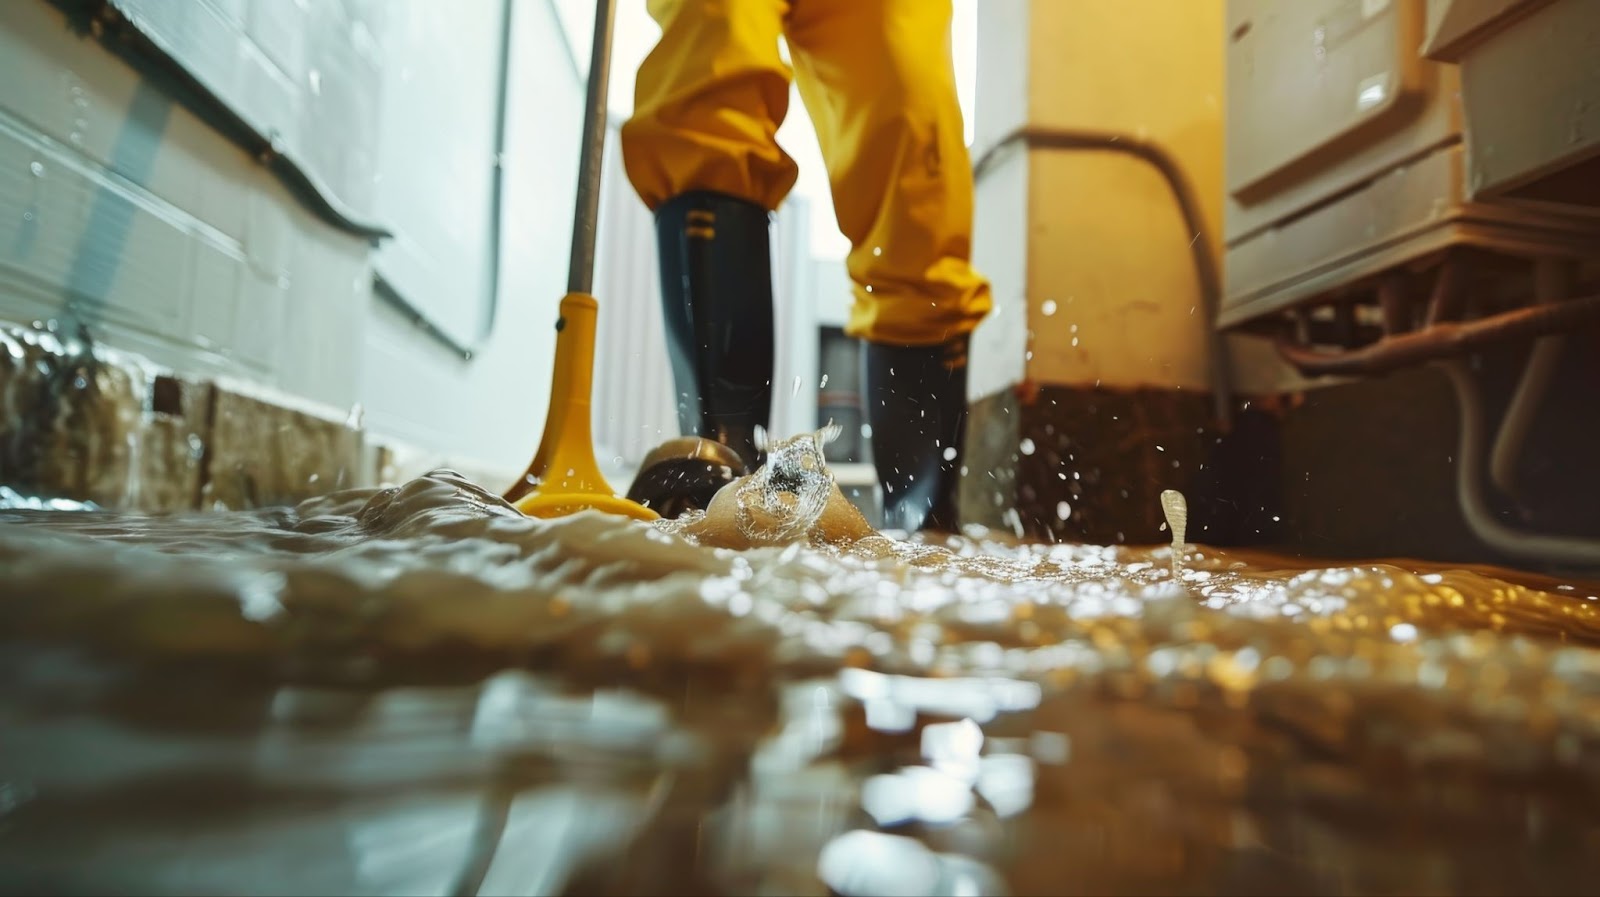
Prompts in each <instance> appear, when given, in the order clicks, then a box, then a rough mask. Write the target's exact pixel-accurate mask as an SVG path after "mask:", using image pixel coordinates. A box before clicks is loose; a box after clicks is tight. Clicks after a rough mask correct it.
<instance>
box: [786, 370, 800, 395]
mask: <svg viewBox="0 0 1600 897" xmlns="http://www.w3.org/2000/svg"><path fill="white" fill-rule="evenodd" d="M799 394H800V375H799V374H795V375H794V389H792V390H790V391H789V395H791V396H797V395H799Z"/></svg>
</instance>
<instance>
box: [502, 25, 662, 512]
mask: <svg viewBox="0 0 1600 897" xmlns="http://www.w3.org/2000/svg"><path fill="white" fill-rule="evenodd" d="M615 16H616V0H598V2H596V3H595V12H594V49H593V52H592V53H590V55H589V87H588V93H587V98H586V100H585V102H584V110H583V149H582V152H581V153H580V156H579V160H578V200H577V209H576V211H575V212H574V214H573V221H572V256H571V260H570V262H569V264H568V268H567V294H566V295H565V296H563V297H562V299H561V310H560V316H559V317H558V318H557V319H556V357H555V372H554V376H552V378H551V381H550V408H549V410H548V412H547V413H546V415H545V421H544V434H543V435H542V436H541V437H540V438H539V450H538V451H537V452H536V453H535V454H534V456H533V462H532V463H530V464H529V465H528V470H527V472H526V473H524V474H523V476H522V477H521V479H519V480H517V482H516V483H515V484H513V485H512V486H511V488H510V489H508V490H506V493H505V498H506V500H507V501H509V502H511V503H512V504H513V505H515V506H516V508H517V510H519V511H521V512H522V513H524V514H527V515H528V516H530V517H562V516H566V515H568V514H576V513H578V512H579V511H585V510H598V511H605V512H607V513H611V514H622V515H625V516H628V517H633V518H636V519H639V520H655V519H657V517H658V516H659V515H657V514H656V512H655V511H652V510H650V509H649V508H647V507H645V506H644V505H642V504H639V503H637V502H632V501H629V500H628V499H626V498H623V497H622V496H620V495H618V494H617V492H616V490H614V489H612V488H611V486H610V484H609V483H607V482H606V478H605V475H604V474H602V473H601V472H600V465H599V463H598V462H597V461H596V460H595V456H594V430H593V424H592V420H591V416H590V415H591V411H590V405H589V402H590V397H591V395H592V393H593V390H594V336H595V324H596V319H597V318H598V316H599V313H600V303H599V302H596V301H595V298H594V296H593V295H591V291H592V290H593V288H594V249H595V233H596V232H595V226H596V222H597V219H598V218H599V215H600V172H601V164H600V163H601V159H602V156H603V154H604V152H605V138H606V84H607V81H608V78H607V75H608V70H609V68H610V63H611V25H612V20H613V19H614V18H615Z"/></svg>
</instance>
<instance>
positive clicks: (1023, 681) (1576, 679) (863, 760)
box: [0, 436, 1600, 895]
mask: <svg viewBox="0 0 1600 897" xmlns="http://www.w3.org/2000/svg"><path fill="white" fill-rule="evenodd" d="M772 457H773V462H772V464H770V465H769V466H768V468H765V469H763V471H761V472H758V473H757V474H756V475H754V476H753V477H751V478H748V479H746V480H744V481H740V482H739V483H736V484H734V485H733V486H730V487H729V488H728V489H726V490H724V492H723V493H722V494H720V495H719V496H718V504H714V505H713V507H712V508H711V509H710V511H709V512H708V513H707V514H705V515H702V516H697V517H695V518H692V519H687V520H681V521H676V522H672V523H661V524H656V525H650V524H644V523H638V522H632V521H627V520H622V519H617V518H611V517H606V516H603V515H600V514H596V513H591V514H583V515H578V516H575V517H571V518H566V519H561V520H553V521H545V520H535V519H529V518H525V517H522V516H521V515H520V514H518V513H517V512H516V511H515V510H514V509H512V508H511V507H510V506H508V505H507V504H506V503H505V502H503V501H501V500H500V499H499V498H498V497H496V496H494V495H492V494H490V493H488V492H486V491H485V490H483V489H481V488H479V487H478V486H476V485H474V484H472V483H470V482H467V481H466V480H464V479H462V478H461V477H459V476H456V475H454V474H452V473H450V472H448V471H437V472H435V473H433V474H430V475H428V476H426V477H422V478H419V479H417V480H414V481H412V482H409V483H406V484H404V485H402V486H400V487H397V488H391V489H381V490H379V489H360V490H349V491H344V492H338V493H334V494H331V495H328V496H325V497H322V498H318V499H314V500H312V501H308V502H305V503H303V504H301V505H299V506H298V507H296V508H292V509H276V510H267V511H259V512H250V513H228V514H210V515H176V516H167V517H148V516H139V515H130V514H121V513H113V512H106V511H93V510H90V511H80V512H71V513H66V512H50V511H30V510H9V511H0V569H3V570H4V576H3V577H0V638H3V639H4V644H5V646H6V649H5V650H4V651H0V733H4V734H3V735H0V869H4V870H5V871H4V872H0V890H7V891H11V890H22V889H27V888H29V887H46V888H47V889H53V890H61V889H74V888H75V889H79V890H108V889H109V890H122V891H146V892H148V891H163V892H169V893H201V892H208V893H209V892H216V891H228V892H232V893H327V892H330V891H337V892H344V893H378V892H384V893H389V892H394V891H397V890H404V891H407V892H420V893H428V892H441V893H442V892H450V891H455V892H460V891H462V890H467V891H471V890H473V889H481V890H484V891H485V892H506V891H513V890H540V889H542V890H543V891H545V892H557V893H560V892H566V893H659V892H661V891H662V883H663V882H668V883H671V885H672V886H671V887H670V888H667V890H670V891H672V892H674V893H679V892H688V891H700V892H708V893H756V892H763V893H826V892H827V889H829V888H831V889H832V891H833V892H835V893H840V894H893V893H901V894H906V893H916V894H950V895H954V894H998V893H1005V892H1013V893H1069V892H1079V893H1114V892H1151V891H1157V892H1171V891H1175V890H1186V891H1238V890H1256V891H1260V890H1263V889H1265V890H1270V891H1275V892H1297V891H1298V892H1304V891H1317V892H1349V893H1364V892H1395V891H1402V892H1418V891H1427V892H1438V893H1465V892H1495V891H1504V890H1519V889H1522V888H1527V889H1530V890H1533V891H1539V890H1545V891H1550V890H1563V889H1571V888H1574V887H1576V888H1578V889H1580V890H1581V889H1582V887H1583V886H1585V885H1586V884H1587V883H1588V882H1590V881H1592V876H1591V875H1590V873H1591V872H1592V870H1593V868H1594V867H1593V862H1592V860H1591V859H1589V856H1590V851H1589V848H1588V847H1586V846H1585V845H1589V844H1593V843H1596V839H1597V838H1600V813H1597V811H1595V810H1594V809H1593V808H1592V806H1593V804H1594V801H1593V799H1592V795H1593V794H1594V792H1595V790H1596V788H1597V787H1600V750H1597V746H1600V652H1597V651H1596V650H1595V646H1596V645H1597V644H1600V619H1597V615H1596V611H1597V608H1596V602H1595V599H1594V597H1593V596H1592V593H1589V592H1585V591H1582V590H1581V589H1578V588H1574V587H1563V586H1561V585H1560V584H1558V583H1555V582H1547V581H1539V582H1534V585H1536V586H1539V587H1538V588H1536V587H1532V586H1529V585H1517V584H1513V583H1511V582H1509V581H1507V578H1506V577H1508V576H1509V574H1505V575H1498V576H1497V575H1488V574H1486V573H1484V572H1473V571H1466V570H1442V569H1434V568H1428V567H1421V566H1417V565H1403V564H1398V563H1373V564H1361V565H1350V566H1342V567H1333V568H1326V569H1305V568H1304V567H1303V566H1296V565H1292V564H1289V563H1288V562H1281V561H1267V562H1263V561H1262V560H1261V559H1259V558H1248V559H1247V558H1246V557H1245V556H1244V555H1239V554H1230V553H1227V552H1222V551H1217V550H1214V549H1209V548H1205V547H1203V546H1192V545H1190V546H1185V548H1186V553H1185V557H1184V563H1183V564H1182V565H1181V566H1179V565H1177V564H1176V563H1175V558H1176V554H1177V548H1173V549H1168V548H1165V547H1163V548H1159V549H1140V548H1125V547H1115V548H1113V547H1098V546H1086V545H1033V544H1023V543H1019V542H1017V541H1016V540H1012V539H1009V538H1003V537H1000V536H996V535H993V534H988V533H984V532H981V531H974V532H972V533H969V535H968V536H966V537H962V538H951V539H931V538H930V539H913V540H909V541H898V540H893V539H889V538H886V537H884V536H882V535H879V534H877V533H874V532H872V531H871V529H870V528H869V527H867V526H866V524H865V521H864V520H862V519H861V517H860V515H859V514H858V513H856V512H855V510H854V508H852V507H850V505H849V503H848V502H846V501H845V500H844V499H843V497H842V496H840V495H839V493H838V490H837V489H836V488H835V487H834V486H833V483H832V479H831V475H829V474H828V473H827V471H826V466H825V465H823V464H821V442H820V439H819V438H817V437H811V436H806V437H802V438H801V439H800V440H790V441H788V442H785V443H780V444H778V445H775V446H773V447H772ZM808 462H809V463H808ZM1181 527H1182V524H1181V523H1175V524H1174V527H1173V530H1174V532H1173V535H1174V538H1175V541H1177V542H1178V543H1180V544H1181V542H1182V533H1181ZM1169 559H1171V560H1173V561H1174V562H1172V563H1169V562H1168V561H1169ZM1530 582H1533V581H1532V580H1530ZM501 844H506V845H515V847H514V849H513V848H509V847H508V848H505V849H498V848H496V847H495V845H501Z"/></svg>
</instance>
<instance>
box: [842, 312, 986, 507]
mask: <svg viewBox="0 0 1600 897" xmlns="http://www.w3.org/2000/svg"><path fill="white" fill-rule="evenodd" d="M967 342H968V340H967V338H966V337H962V338H960V339H958V340H955V341H953V342H950V343H947V344H945V345H938V346H886V345H878V344H874V343H867V344H866V351H865V352H864V353H862V354H863V356H864V359H865V368H866V370H865V377H864V380H863V382H864V383H865V389H866V396H865V400H866V405H867V423H868V424H869V425H871V427H872V462H873V466H874V467H876V468H877V471H878V486H879V489H880V490H881V494H882V496H883V517H884V525H885V526H886V527H888V528H891V529H903V530H906V531H908V532H916V531H918V530H940V531H943V532H950V533H954V532H957V531H958V530H957V527H958V521H957V519H956V489H957V486H958V485H959V483H960V479H961V455H962V447H963V443H964V441H965V438H966V423H967Z"/></svg>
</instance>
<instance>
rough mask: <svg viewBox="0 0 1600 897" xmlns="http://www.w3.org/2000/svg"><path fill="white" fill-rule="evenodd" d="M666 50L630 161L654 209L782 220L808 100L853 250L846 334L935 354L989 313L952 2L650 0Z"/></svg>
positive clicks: (625, 140) (655, 55) (651, 63)
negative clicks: (703, 193) (975, 236)
mask: <svg viewBox="0 0 1600 897" xmlns="http://www.w3.org/2000/svg"><path fill="white" fill-rule="evenodd" d="M648 6H649V10H650V15H651V16H652V17H653V18H654V19H655V20H656V22H657V23H659V24H660V25H661V29H662V34H661V41H660V43H658V44H657V45H656V47H655V49H654V50H652V51H651V53H650V55H649V56H648V57H646V59H645V60H644V63H643V65H641V66H640V68H639V77H638V84H637V86H636V88H635V101H634V115H633V118H632V119H630V120H629V121H628V122H627V123H626V124H625V125H623V128H622V156H623V163H624V165H625V167H626V169H627V172H628V179H629V180H630V181H631V182H632V183H633V187H634V189H635V190H636V191H637V192H638V194H639V197H640V199H642V200H644V202H645V204H646V205H647V206H649V207H650V208H651V209H654V208H656V207H657V206H659V205H660V204H661V203H663V202H665V201H667V200H668V199H671V198H672V197H674V196H677V195H679V194H681V193H684V192H687V191H691V190H709V191H715V192H718V193H725V194H728V195H730V196H736V197H739V198H741V199H746V200H749V201H751V202H755V203H759V204H761V205H763V206H765V207H766V208H767V209H769V210H772V209H776V208H777V207H778V204H779V203H781V202H782V201H783V199H784V197H785V196H787V195H788V193H789V191H790V189H791V188H793V187H794V182H795V178H796V176H797V169H796V166H795V162H794V160H793V159H791V158H790V157H789V155H788V154H787V153H785V152H784V151H783V150H782V149H781V148H780V147H779V146H778V143H777V139H776V135H777V131H778V126H779V125H780V124H781V123H782V122H783V117H784V115H785V113H786V112H787V111H788V107H789V81H790V77H791V72H790V69H789V67H788V66H787V65H785V64H784V62H783V59H782V57H781V56H780V55H779V52H778V41H779V38H780V37H784V38H786V39H787V40H788V44H789V50H790V56H791V58H792V59H793V60H794V72H793V75H794V77H796V78H797V79H798V82H799V86H800V96H801V99H802V100H803V101H804V102H805V104H806V109H807V111H808V112H810V114H811V118H812V120H813V122H814V124H815V125H816V131H817V137H818V141H819V143H820V144H821V149H822V156H823V159H824V160H825V161H826V162H827V166H828V180H829V184H830V186H831V188H832V193H833V203H834V210H835V212H836V213H837V215H838V219H839V229H840V230H841V231H842V232H843V233H844V235H845V236H846V237H848V238H849V240H850V244H851V251H850V256H849V259H848V261H847V267H848V269H849V272H850V278H851V280H853V281H854V282H855V299H856V301H855V304H854V306H853V307H852V308H851V312H850V320H849V323H848V325H847V327H846V332H847V333H848V334H850V335H851V336H856V337H861V338H864V339H867V340H870V341H873V342H878V343H890V344H897V345H934V344H937V343H942V342H945V341H947V340H949V339H950V338H952V337H954V336H957V335H960V334H965V333H970V332H971V331H972V329H973V328H974V327H976V326H977V324H978V321H979V320H980V319H982V318H983V316H984V315H985V314H986V313H987V312H988V311H989V307H990V298H989V284H988V282H987V281H985V280H984V279H983V278H982V277H981V276H979V274H978V273H977V272H976V271H974V270H973V269H972V265H971V262H970V259H971V254H972V168H971V163H970V161H969V160H968V157H967V148H966V144H965V142H964V140H963V138H962V122H961V108H960V106H959V104H958V103H957V100H956V86H955V71H954V66H953V65H952V63H951V59H950V19H951V4H950V0H648Z"/></svg>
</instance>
